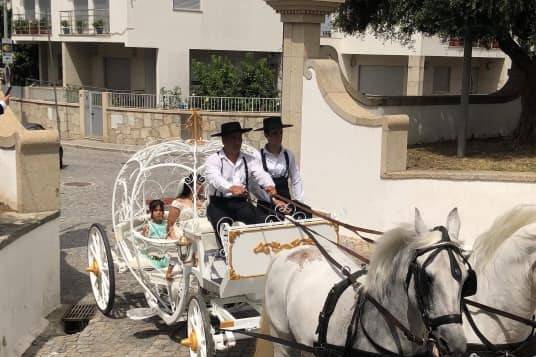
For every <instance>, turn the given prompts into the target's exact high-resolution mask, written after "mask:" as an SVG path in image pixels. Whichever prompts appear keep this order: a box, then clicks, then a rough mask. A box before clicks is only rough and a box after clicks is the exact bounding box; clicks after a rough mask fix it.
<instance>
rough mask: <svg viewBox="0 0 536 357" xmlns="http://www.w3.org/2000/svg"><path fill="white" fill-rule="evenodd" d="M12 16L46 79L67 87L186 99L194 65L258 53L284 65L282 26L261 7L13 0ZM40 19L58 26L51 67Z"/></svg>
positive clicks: (210, 0)
mask: <svg viewBox="0 0 536 357" xmlns="http://www.w3.org/2000/svg"><path fill="white" fill-rule="evenodd" d="M12 8H13V22H14V24H13V25H14V26H13V29H14V35H13V38H14V39H15V40H16V41H17V42H20V43H22V42H24V43H38V44H39V49H40V51H39V53H40V55H39V63H40V79H41V80H49V79H54V78H56V79H61V80H62V81H63V83H64V85H84V86H91V87H99V88H110V89H128V90H132V91H136V92H144V93H156V92H158V90H159V89H160V88H162V87H166V88H168V89H170V88H173V87H175V86H177V85H178V86H180V87H181V89H182V91H183V93H187V92H188V89H189V85H190V62H191V60H192V58H196V57H199V58H206V57H208V56H210V54H211V53H222V52H220V51H225V52H224V53H225V54H228V55H230V56H231V57H233V56H234V57H238V56H241V55H243V54H245V53H246V52H255V53H256V54H258V55H261V54H262V55H266V56H267V57H269V59H270V61H271V62H272V64H275V65H277V64H278V63H279V61H280V59H279V58H280V52H281V49H282V44H281V38H282V25H281V23H280V21H279V17H278V16H277V15H276V14H275V13H274V12H273V10H271V8H269V7H268V6H267V5H266V4H265V2H264V1H261V0H228V1H222V0H166V1H163V0H158V1H150V0H141V1H140V0H138V1H130V0H113V1H111V0H13V5H12ZM21 19H22V21H21ZM39 19H43V21H42V23H45V22H46V21H50V22H49V23H50V24H51V29H52V30H51V34H50V40H51V41H52V43H53V49H54V50H53V51H54V57H55V59H56V58H57V62H56V63H54V64H53V65H52V66H49V63H48V62H49V61H48V47H47V46H48V45H47V41H48V34H47V32H48V31H47V30H46V26H37V25H36V24H33V25H32V22H33V21H35V22H36V23H37V22H38V21H37V20H39ZM274 62H275V63H274Z"/></svg>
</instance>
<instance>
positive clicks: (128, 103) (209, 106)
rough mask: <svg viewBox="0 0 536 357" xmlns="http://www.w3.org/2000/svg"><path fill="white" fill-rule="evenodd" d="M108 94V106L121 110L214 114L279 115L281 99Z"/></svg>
mask: <svg viewBox="0 0 536 357" xmlns="http://www.w3.org/2000/svg"><path fill="white" fill-rule="evenodd" d="M159 99H160V100H158V97H157V95H155V94H133V93H110V98H109V105H110V106H111V107H122V108H142V109H143V108H145V109H151V108H162V109H186V110H191V109H199V110H204V111H214V112H251V113H259V112H262V113H279V112H280V111H281V98H253V97H251V98H245V97H202V96H189V97H185V98H182V97H180V96H174V95H161V96H160V98H159Z"/></svg>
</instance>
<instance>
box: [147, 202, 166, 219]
mask: <svg viewBox="0 0 536 357" xmlns="http://www.w3.org/2000/svg"><path fill="white" fill-rule="evenodd" d="M158 207H160V208H161V209H162V212H163V211H164V201H162V200H152V201H151V202H149V212H151V218H152V217H153V211H154V210H156V209H157V208H158Z"/></svg>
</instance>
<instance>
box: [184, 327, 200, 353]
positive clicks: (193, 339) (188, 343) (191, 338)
mask: <svg viewBox="0 0 536 357" xmlns="http://www.w3.org/2000/svg"><path fill="white" fill-rule="evenodd" d="M181 345H183V346H185V347H189V348H190V349H191V350H192V351H194V352H197V349H198V347H199V346H198V344H197V336H196V334H195V331H194V330H192V331H190V333H189V334H188V338H185V339H183V340H182V341H181Z"/></svg>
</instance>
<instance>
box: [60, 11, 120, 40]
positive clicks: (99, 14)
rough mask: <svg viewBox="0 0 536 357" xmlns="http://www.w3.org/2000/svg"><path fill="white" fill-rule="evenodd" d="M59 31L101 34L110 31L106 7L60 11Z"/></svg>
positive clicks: (62, 32) (78, 33) (77, 33)
mask: <svg viewBox="0 0 536 357" xmlns="http://www.w3.org/2000/svg"><path fill="white" fill-rule="evenodd" d="M60 28H61V30H60V33H61V34H63V35H103V34H109V33H110V12H109V11H108V10H107V9H102V10H99V9H92V10H72V11H60Z"/></svg>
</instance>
